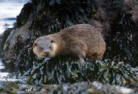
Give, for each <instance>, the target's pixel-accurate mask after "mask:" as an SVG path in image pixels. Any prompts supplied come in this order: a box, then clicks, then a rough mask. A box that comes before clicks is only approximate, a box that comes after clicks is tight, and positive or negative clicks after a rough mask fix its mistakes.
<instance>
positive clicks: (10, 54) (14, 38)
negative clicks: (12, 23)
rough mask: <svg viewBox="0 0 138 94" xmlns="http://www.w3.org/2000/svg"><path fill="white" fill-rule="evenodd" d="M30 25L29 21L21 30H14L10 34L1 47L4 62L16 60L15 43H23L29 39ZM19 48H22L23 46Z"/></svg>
mask: <svg viewBox="0 0 138 94" xmlns="http://www.w3.org/2000/svg"><path fill="white" fill-rule="evenodd" d="M31 23H32V21H31V20H29V21H28V22H27V23H26V24H25V25H24V26H22V27H21V28H15V29H13V30H12V31H11V32H10V34H9V36H8V37H7V39H6V41H5V44H4V47H3V50H4V59H5V60H7V59H16V58H17V56H16V54H15V53H16V49H15V46H16V45H17V42H20V43H24V42H25V41H26V40H27V39H29V37H30V32H29V26H30V25H31ZM19 46H23V44H22V45H19ZM19 48H20V47H19Z"/></svg>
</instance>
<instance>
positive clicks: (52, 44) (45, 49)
mask: <svg viewBox="0 0 138 94" xmlns="http://www.w3.org/2000/svg"><path fill="white" fill-rule="evenodd" d="M56 50H57V44H56V41H55V40H54V39H52V38H51V37H48V36H43V37H39V38H38V39H36V40H35V42H34V44H33V52H34V53H35V54H36V55H37V56H38V58H39V59H43V58H52V57H55V55H56Z"/></svg>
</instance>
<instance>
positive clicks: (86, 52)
mask: <svg viewBox="0 0 138 94" xmlns="http://www.w3.org/2000/svg"><path fill="white" fill-rule="evenodd" d="M40 39H42V40H49V41H51V40H53V41H54V42H53V43H51V45H54V44H56V46H55V48H54V49H55V50H54V54H53V55H49V57H55V56H57V55H66V54H69V55H74V56H78V57H79V58H83V59H84V58H88V59H89V60H92V61H93V60H99V59H102V58H103V55H104V53H105V50H106V43H105V41H104V38H103V35H102V34H101V29H98V28H96V27H94V26H91V25H89V24H78V25H73V26H71V27H67V28H65V29H63V30H61V31H60V32H58V33H55V34H50V35H46V36H42V37H40V38H38V39H37V40H36V41H35V42H34V44H38V43H39V42H40V41H41V42H42V40H40ZM38 46H40V45H34V46H33V51H34V53H35V54H36V55H37V56H38V55H39V56H42V57H45V56H43V55H41V54H40V52H38V51H36V49H35V48H37V49H39V47H38ZM46 46H47V45H44V46H43V50H42V51H41V52H44V50H45V48H46ZM50 53H51V52H50V51H49V54H50Z"/></svg>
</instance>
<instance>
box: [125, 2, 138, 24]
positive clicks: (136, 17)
mask: <svg viewBox="0 0 138 94" xmlns="http://www.w3.org/2000/svg"><path fill="white" fill-rule="evenodd" d="M125 5H126V7H127V11H128V12H130V14H131V15H132V19H133V21H134V22H135V23H136V24H138V1H137V0H125Z"/></svg>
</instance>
